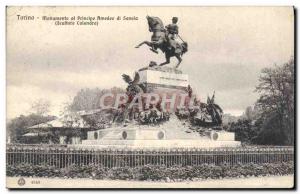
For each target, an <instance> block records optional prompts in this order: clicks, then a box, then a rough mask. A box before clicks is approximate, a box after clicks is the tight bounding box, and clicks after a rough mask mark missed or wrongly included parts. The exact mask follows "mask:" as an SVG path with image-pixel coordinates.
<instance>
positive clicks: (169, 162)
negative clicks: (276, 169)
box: [6, 145, 294, 168]
mask: <svg viewBox="0 0 300 194" xmlns="http://www.w3.org/2000/svg"><path fill="white" fill-rule="evenodd" d="M293 160H294V148H293V147H237V148H207V149H199V148H186V149H183V148H173V149H127V148H124V149H117V148H106V149H104V148H103V149H86V148H67V147H62V146H60V147H55V146H45V145H44V146H37V145H35V146H24V145H22V146H20V145H8V146H7V148H6V164H7V165H17V164H21V163H23V164H31V165H50V166H55V167H57V168H67V167H69V166H71V165H79V166H82V165H92V164H95V165H101V166H104V167H108V168H113V167H124V166H130V167H135V166H143V165H165V166H167V167H170V166H174V165H179V166H188V165H189V166H195V165H202V164H216V165H218V164H222V163H226V164H228V165H234V164H237V163H242V164H245V163H256V164H261V163H274V162H288V161H293Z"/></svg>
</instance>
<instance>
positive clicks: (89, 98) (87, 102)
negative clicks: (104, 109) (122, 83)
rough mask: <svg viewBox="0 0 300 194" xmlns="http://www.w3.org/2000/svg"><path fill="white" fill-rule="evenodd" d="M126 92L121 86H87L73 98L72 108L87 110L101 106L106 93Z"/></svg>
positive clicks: (74, 109)
mask: <svg viewBox="0 0 300 194" xmlns="http://www.w3.org/2000/svg"><path fill="white" fill-rule="evenodd" d="M108 92H110V93H113V94H116V93H124V92H125V91H124V90H123V89H121V88H117V87H114V88H111V89H99V88H94V89H90V88H85V89H81V90H80V91H79V92H78V93H77V94H76V96H75V97H74V99H73V102H72V103H71V105H70V109H71V110H73V111H83V110H84V111H87V110H93V109H99V108H100V98H101V96H102V95H103V94H105V93H108Z"/></svg>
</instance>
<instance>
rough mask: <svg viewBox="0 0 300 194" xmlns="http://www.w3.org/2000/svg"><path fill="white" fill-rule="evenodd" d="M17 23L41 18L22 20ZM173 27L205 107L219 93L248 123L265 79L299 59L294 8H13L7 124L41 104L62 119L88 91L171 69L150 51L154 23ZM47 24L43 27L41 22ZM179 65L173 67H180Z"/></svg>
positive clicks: (9, 19)
mask: <svg viewBox="0 0 300 194" xmlns="http://www.w3.org/2000/svg"><path fill="white" fill-rule="evenodd" d="M17 15H23V16H34V17H35V19H34V20H18V18H17ZM147 15H149V16H157V17H160V18H161V19H162V21H163V22H164V24H165V25H167V24H169V23H170V22H171V19H172V17H173V16H177V17H178V18H179V21H178V26H179V34H180V36H181V37H182V38H183V39H184V40H185V41H187V42H188V45H189V51H188V52H187V53H186V54H185V55H184V56H183V62H182V63H181V65H180V67H179V69H180V70H182V71H183V72H184V73H186V74H188V75H189V79H190V85H191V86H192V87H193V88H194V91H195V92H196V93H197V94H198V96H200V99H203V100H205V99H206V97H207V95H212V93H213V91H215V92H216V102H217V103H218V104H219V105H220V106H221V107H222V108H223V109H224V111H225V113H230V114H233V115H240V114H242V113H243V111H244V110H245V108H246V107H247V106H251V105H253V104H254V103H255V101H256V100H257V98H258V94H257V93H255V92H254V90H255V86H256V85H257V83H258V77H259V75H260V71H261V69H262V68H265V67H272V66H273V65H274V64H282V63H284V62H287V61H288V60H289V59H290V58H291V57H292V56H293V53H294V15H293V9H292V7H9V8H8V9H7V23H6V24H7V28H6V31H7V41H6V44H7V45H6V53H7V56H6V63H7V65H6V70H7V75H6V79H7V118H13V117H16V116H19V115H20V114H24V115H26V114H29V113H30V108H31V104H32V103H33V102H35V101H37V100H38V99H47V100H49V101H50V102H51V109H50V110H51V114H54V115H57V116H58V115H59V112H60V110H61V109H62V107H63V104H64V103H66V102H70V101H71V100H72V98H73V97H74V96H75V95H76V93H77V92H78V91H79V90H80V89H82V88H95V87H98V88H111V87H114V86H117V87H123V88H125V87H126V84H125V82H124V81H123V80H122V77H121V75H122V74H123V73H126V74H129V75H133V73H134V72H135V71H136V70H138V69H140V68H141V67H144V66H147V65H148V64H149V62H150V61H156V62H157V63H161V62H163V61H164V60H165V59H164V55H163V54H162V53H159V54H155V53H152V52H151V51H149V48H147V47H146V46H144V47H141V48H139V49H136V48H134V47H135V46H136V45H137V44H139V43H140V42H142V41H144V40H150V38H151V35H152V34H151V33H150V32H149V31H148V25H147V21H146V16H147ZM42 16H68V17H72V16H76V17H77V16H94V17H97V16H111V17H117V16H121V17H123V16H128V17H132V16H136V17H138V20H134V21H127V20H121V21H116V20H114V21H99V25H98V26H78V25H75V26H57V25H54V22H53V21H43V20H41V17H42ZM37 17H39V19H37ZM175 64H176V59H172V60H171V64H170V65H169V66H175Z"/></svg>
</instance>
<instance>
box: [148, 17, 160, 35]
mask: <svg viewBox="0 0 300 194" xmlns="http://www.w3.org/2000/svg"><path fill="white" fill-rule="evenodd" d="M146 18H147V21H148V26H149V31H150V32H154V31H158V30H164V25H163V23H162V21H161V20H160V19H159V18H158V17H152V16H146Z"/></svg>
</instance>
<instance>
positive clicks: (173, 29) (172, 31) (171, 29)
mask: <svg viewBox="0 0 300 194" xmlns="http://www.w3.org/2000/svg"><path fill="white" fill-rule="evenodd" d="M177 22H178V18H177V17H173V18H172V24H169V25H167V26H166V30H167V33H166V39H167V41H168V44H169V46H168V48H169V49H172V47H173V48H175V49H176V48H177V45H178V44H177V42H176V41H175V38H176V35H177V34H178V26H177Z"/></svg>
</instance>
